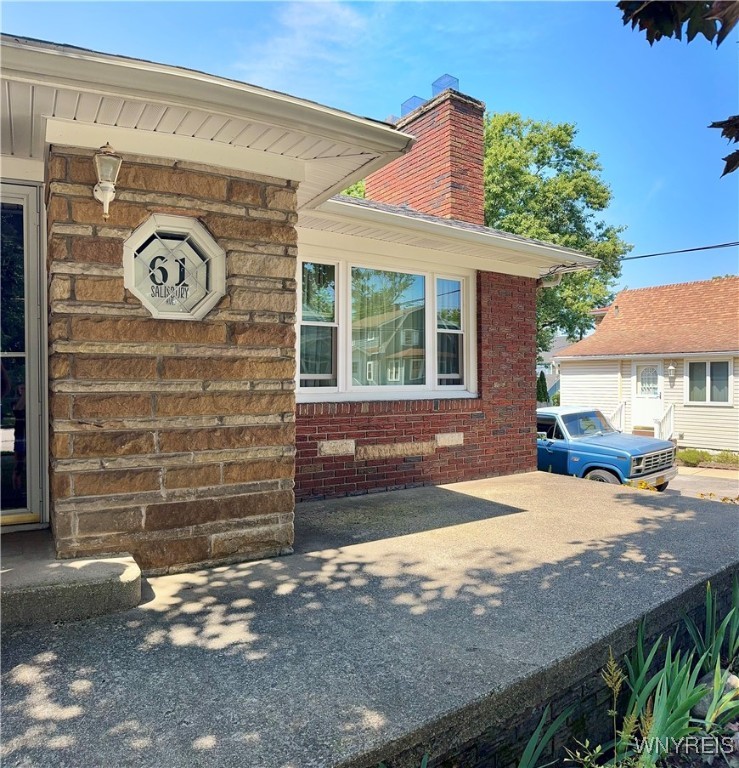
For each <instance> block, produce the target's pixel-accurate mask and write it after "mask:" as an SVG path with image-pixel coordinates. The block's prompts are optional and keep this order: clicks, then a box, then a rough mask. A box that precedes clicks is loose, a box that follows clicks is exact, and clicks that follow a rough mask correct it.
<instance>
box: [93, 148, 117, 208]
mask: <svg viewBox="0 0 739 768" xmlns="http://www.w3.org/2000/svg"><path fill="white" fill-rule="evenodd" d="M121 162H122V158H121V156H120V155H116V153H115V150H114V149H113V147H111V146H110V144H106V145H105V146H104V147H100V151H99V152H98V153H97V154H96V155H95V173H96V174H97V179H98V183H97V184H96V185H95V187H94V189H93V190H92V194H93V195H94V196H95V199H96V200H98V201H99V202H101V203H102V204H103V219H105V221H107V220H108V216H109V215H110V214H109V213H108V206H109V205H110V204H111V203H112V202H113V200H115V183H116V180H117V179H118V172H119V171H120V170H121Z"/></svg>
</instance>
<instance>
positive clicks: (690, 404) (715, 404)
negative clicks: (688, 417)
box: [683, 357, 734, 408]
mask: <svg viewBox="0 0 739 768" xmlns="http://www.w3.org/2000/svg"><path fill="white" fill-rule="evenodd" d="M690 363H705V364H706V400H705V401H704V402H701V401H699V400H690V399H689V398H690V368H689V364H690ZM711 363H728V364H729V401H728V402H726V403H724V402H720V401H712V400H709V399H708V398H709V397H710V396H711ZM683 406H684V407H686V408H733V407H734V360H733V358H731V357H686V358H683Z"/></svg>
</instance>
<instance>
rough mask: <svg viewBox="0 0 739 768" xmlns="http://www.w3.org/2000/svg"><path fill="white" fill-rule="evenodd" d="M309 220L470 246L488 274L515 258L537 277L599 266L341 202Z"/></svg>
mask: <svg viewBox="0 0 739 768" xmlns="http://www.w3.org/2000/svg"><path fill="white" fill-rule="evenodd" d="M311 216H314V217H320V218H321V219H322V220H324V221H325V222H326V224H327V227H326V229H328V230H329V231H330V227H331V224H332V223H335V224H337V225H340V224H343V223H346V221H347V220H350V221H357V222H364V223H368V224H373V225H376V226H379V227H382V228H383V229H385V230H387V231H388V232H393V231H394V232H397V233H398V234H399V235H400V236H402V235H404V234H407V233H409V232H415V233H419V234H422V235H423V236H424V238H426V239H427V240H431V241H436V243H438V246H439V250H442V251H443V250H445V248H444V246H445V245H448V244H450V243H454V244H455V245H457V246H458V245H459V244H460V243H469V244H470V245H473V246H475V247H476V248H477V249H478V251H479V249H483V250H484V251H485V252H487V253H489V258H490V261H491V266H490V270H491V271H497V269H496V266H495V265H496V263H498V262H500V261H501V259H502V260H503V261H505V262H508V263H515V262H516V260H517V257H523V258H525V259H526V266H527V267H529V268H530V269H531V268H533V269H535V270H536V274H537V276H538V275H539V274H554V273H556V272H578V271H581V270H586V269H594V268H596V267H597V266H598V264H599V263H600V262H599V260H598V259H594V258H592V257H590V256H585V255H584V254H580V253H578V252H576V251H571V250H567V249H563V248H557V247H556V246H549V245H547V244H545V243H538V242H535V241H527V240H521V239H518V238H512V237H511V238H508V237H505V236H503V235H500V234H498V233H496V232H493V231H490V232H478V231H474V230H469V229H463V228H461V227H454V226H453V225H451V224H449V223H446V222H443V221H438V222H437V221H429V220H428V219H419V218H416V217H414V216H406V215H403V214H402V213H396V212H390V211H383V210H378V209H376V208H367V207H362V206H359V205H353V204H351V203H348V202H344V201H342V200H327V201H326V202H324V203H323V204H322V205H321V206H320V207H319V208H318V209H316V210H314V211H311ZM298 226H299V227H300V226H301V222H300V219H299V220H298ZM476 261H477V263H475V264H473V265H471V266H474V267H476V268H480V264H479V258H478V259H477V260H476ZM460 266H462V265H460ZM506 271H510V270H506ZM522 274H523V273H522Z"/></svg>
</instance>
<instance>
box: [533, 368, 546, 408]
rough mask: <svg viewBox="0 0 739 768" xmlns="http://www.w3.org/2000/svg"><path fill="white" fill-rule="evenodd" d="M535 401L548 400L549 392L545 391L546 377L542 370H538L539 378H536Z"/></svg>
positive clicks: (544, 401) (543, 401) (542, 401)
mask: <svg viewBox="0 0 739 768" xmlns="http://www.w3.org/2000/svg"><path fill="white" fill-rule="evenodd" d="M536 402H537V403H548V402H549V393H548V392H547V377H546V376H545V374H544V371H539V378H538V379H537V380H536Z"/></svg>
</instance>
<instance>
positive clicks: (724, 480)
mask: <svg viewBox="0 0 739 768" xmlns="http://www.w3.org/2000/svg"><path fill="white" fill-rule="evenodd" d="M665 493H666V494H670V495H674V494H680V495H681V496H689V497H692V498H701V494H703V497H704V498H709V500H711V501H720V500H721V499H722V498H730V499H736V498H737V497H739V470H736V469H704V468H702V467H680V469H679V470H678V475H677V477H676V478H675V479H674V480H671V481H670V484H669V486H668V487H667V490H666V491H665ZM709 494H713V497H709Z"/></svg>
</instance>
